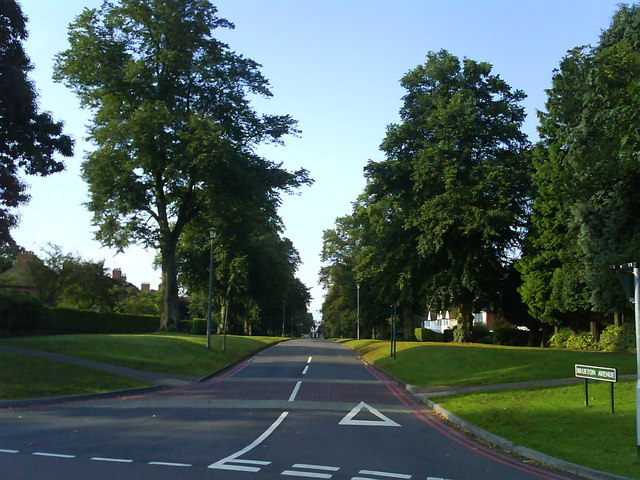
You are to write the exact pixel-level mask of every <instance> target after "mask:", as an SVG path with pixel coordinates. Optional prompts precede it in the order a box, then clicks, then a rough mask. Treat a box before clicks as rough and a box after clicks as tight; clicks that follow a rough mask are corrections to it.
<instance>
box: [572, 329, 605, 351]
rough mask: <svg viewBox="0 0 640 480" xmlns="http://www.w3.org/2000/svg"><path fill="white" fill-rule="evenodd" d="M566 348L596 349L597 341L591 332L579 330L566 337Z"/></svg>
mask: <svg viewBox="0 0 640 480" xmlns="http://www.w3.org/2000/svg"><path fill="white" fill-rule="evenodd" d="M566 348H568V349H570V350H598V342H597V341H596V339H595V338H594V336H593V335H592V334H591V332H580V333H577V334H575V335H571V336H570V337H569V338H568V339H567V342H566Z"/></svg>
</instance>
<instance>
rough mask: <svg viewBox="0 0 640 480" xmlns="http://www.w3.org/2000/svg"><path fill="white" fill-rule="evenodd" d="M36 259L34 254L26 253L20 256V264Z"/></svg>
mask: <svg viewBox="0 0 640 480" xmlns="http://www.w3.org/2000/svg"><path fill="white" fill-rule="evenodd" d="M34 258H36V256H35V254H34V253H33V252H24V253H21V254H20V255H18V263H29V262H31V261H32V260H33V259H34Z"/></svg>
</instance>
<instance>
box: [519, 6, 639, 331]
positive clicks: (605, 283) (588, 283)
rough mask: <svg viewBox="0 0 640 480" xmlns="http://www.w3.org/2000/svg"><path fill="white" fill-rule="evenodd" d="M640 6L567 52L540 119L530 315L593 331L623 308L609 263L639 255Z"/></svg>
mask: <svg viewBox="0 0 640 480" xmlns="http://www.w3.org/2000/svg"><path fill="white" fill-rule="evenodd" d="M639 22H640V7H639V6H631V7H629V6H621V7H620V9H619V10H618V12H617V13H616V14H615V15H614V17H613V21H612V23H611V26H610V27H609V28H608V29H607V30H605V31H604V32H603V33H602V35H601V37H600V42H599V44H598V45H597V46H595V47H579V48H575V49H573V50H570V51H569V52H568V54H567V55H566V56H565V58H563V60H562V62H561V63H560V67H559V69H558V70H557V71H556V72H555V74H554V77H553V83H552V87H551V89H550V90H548V92H547V94H548V100H547V103H546V112H543V113H542V114H540V136H541V141H540V145H539V146H538V148H537V150H538V154H537V155H536V159H535V163H534V166H535V170H534V175H533V178H534V182H535V185H536V195H535V198H534V204H533V215H532V229H531V230H530V232H529V235H528V252H527V255H526V257H525V258H523V261H522V262H521V264H520V265H519V268H520V270H521V271H522V272H523V278H524V281H525V282H524V285H523V286H522V289H521V291H522V294H523V296H524V297H525V300H526V301H527V303H528V304H529V307H530V310H531V311H532V313H533V314H534V315H536V316H538V317H539V318H540V319H542V320H544V321H546V322H549V323H553V324H556V325H566V326H570V327H572V328H576V329H584V328H585V324H586V323H587V322H588V321H590V322H591V324H592V325H591V327H592V330H594V327H595V324H596V323H597V322H601V323H602V322H604V323H606V320H604V318H605V317H604V315H607V314H610V313H620V312H624V310H625V309H627V308H628V306H627V302H626V301H625V299H624V298H623V295H622V292H621V289H620V287H619V285H618V281H617V279H616V278H615V276H614V275H613V272H611V270H610V268H609V267H610V265H612V264H618V263H627V262H629V261H635V260H637V259H638V258H639V257H640V222H639V221H638V206H639V205H640V193H639V192H640V167H639V164H638V160H637V152H638V149H639V148H640V133H639V132H640V128H639V127H640V114H639V113H638V112H639V108H640V90H638V86H637V78H638V75H640V53H639V49H640V28H638V25H639Z"/></svg>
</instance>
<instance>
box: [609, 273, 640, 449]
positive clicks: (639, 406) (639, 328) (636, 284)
mask: <svg viewBox="0 0 640 480" xmlns="http://www.w3.org/2000/svg"><path fill="white" fill-rule="evenodd" d="M611 268H612V269H613V270H622V271H624V270H626V271H629V270H631V271H632V272H633V290H632V291H631V285H630V282H629V283H627V281H626V280H625V279H624V278H623V277H624V276H625V275H627V278H628V275H629V274H628V273H627V274H624V273H623V274H622V277H621V278H620V281H621V282H622V286H623V287H624V288H625V293H626V294H627V297H629V300H630V301H632V302H633V305H634V314H635V325H636V369H637V373H638V379H637V380H636V450H637V453H638V455H639V456H640V264H639V263H638V262H634V263H626V264H623V265H612V266H611ZM629 280H630V279H629ZM631 295H633V298H631Z"/></svg>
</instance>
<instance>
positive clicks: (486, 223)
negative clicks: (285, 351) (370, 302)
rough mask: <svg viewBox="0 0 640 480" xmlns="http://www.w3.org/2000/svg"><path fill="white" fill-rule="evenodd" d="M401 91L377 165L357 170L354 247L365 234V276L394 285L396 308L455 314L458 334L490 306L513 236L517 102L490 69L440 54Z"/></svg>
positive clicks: (525, 189) (517, 197) (524, 172)
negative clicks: (359, 193)
mask: <svg viewBox="0 0 640 480" xmlns="http://www.w3.org/2000/svg"><path fill="white" fill-rule="evenodd" d="M401 84H402V86H403V87H404V88H405V89H406V90H407V94H406V95H405V97H404V104H403V107H402V108H401V110H400V116H401V122H400V123H399V124H394V125H391V126H390V127H388V129H387V135H386V138H385V139H384V141H383V143H382V145H381V149H382V151H383V152H384V153H385V154H386V157H387V158H386V159H385V160H384V161H382V162H379V163H374V162H370V163H369V164H368V165H367V167H366V169H365V174H366V176H367V186H366V189H365V194H364V199H363V202H362V203H363V212H365V218H368V219H369V222H370V223H369V225H370V226H369V227H368V228H364V232H363V238H364V237H365V236H366V235H367V232H371V233H370V235H372V237H377V239H374V240H373V241H364V242H363V243H364V245H363V246H362V249H363V251H365V250H366V249H369V250H370V253H368V254H365V255H369V256H371V258H375V259H376V260H375V262H369V265H370V267H369V269H368V270H369V272H371V271H375V269H377V270H378V271H380V272H381V274H380V275H378V276H379V277H386V279H387V280H386V281H387V282H389V281H391V282H395V286H396V288H397V289H398V296H399V299H401V300H404V301H405V302H406V304H408V305H409V306H411V305H417V304H418V303H419V302H420V303H423V302H426V307H427V308H428V309H430V310H444V309H450V308H451V307H453V306H459V307H460V311H461V312H462V320H463V322H464V323H465V325H466V327H467V329H468V327H469V325H470V323H471V321H472V312H473V309H474V307H475V308H481V307H486V306H488V304H489V299H490V298H493V297H495V293H494V289H495V285H496V284H497V283H498V280H499V278H500V277H501V276H502V274H503V270H504V268H505V265H507V264H508V263H509V258H510V257H511V256H513V255H515V252H516V251H517V249H518V247H519V245H520V240H521V237H522V231H523V227H524V222H525V218H526V209H527V199H528V194H529V176H528V169H529V164H528V148H529V144H528V142H527V140H526V137H525V135H524V134H523V133H522V131H521V126H522V122H523V120H524V117H525V114H524V109H523V107H522V106H521V105H520V102H521V101H522V100H523V99H524V98H525V95H524V93H523V92H522V91H520V90H512V89H511V87H509V85H508V84H507V83H506V82H504V81H503V80H502V79H501V78H500V77H499V76H497V75H493V74H492V73H491V65H490V64H488V63H478V62H475V61H473V60H468V59H466V60H463V61H460V60H459V59H458V58H456V57H455V56H453V55H451V54H450V53H448V52H446V51H444V50H442V51H439V52H437V53H429V54H428V55H427V61H426V63H425V64H424V65H420V66H418V67H416V68H415V69H413V70H412V71H410V72H409V73H407V74H406V75H405V76H404V77H403V78H402V81H401ZM372 228H373V229H374V230H371V229H372ZM391 232H397V236H396V238H395V245H394V244H393V243H392V240H391V235H390V233H391ZM385 238H387V240H384V239H385ZM381 239H382V241H381ZM363 275H366V273H363ZM369 275H370V273H369ZM423 305H424V303H423ZM407 315H411V316H412V312H411V311H409V312H406V313H405V317H406V316H407ZM406 327H407V326H406V325H405V329H406Z"/></svg>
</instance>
